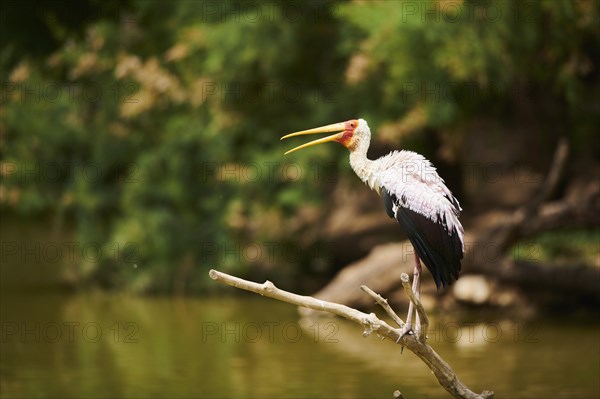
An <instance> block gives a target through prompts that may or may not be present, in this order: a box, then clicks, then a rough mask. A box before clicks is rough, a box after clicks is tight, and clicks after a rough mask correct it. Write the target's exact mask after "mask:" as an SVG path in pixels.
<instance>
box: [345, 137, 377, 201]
mask: <svg viewBox="0 0 600 399" xmlns="http://www.w3.org/2000/svg"><path fill="white" fill-rule="evenodd" d="M369 141H370V140H359V141H358V143H357V144H356V147H355V148H354V151H351V152H350V166H351V167H352V170H354V173H356V175H357V176H358V177H359V178H360V179H361V180H362V181H363V182H365V183H366V184H367V185H369V187H371V189H373V190H375V191H377V193H379V181H378V180H377V174H376V173H374V172H375V170H374V169H375V165H374V161H372V160H370V159H369V158H367V151H368V150H369V144H370V143H369Z"/></svg>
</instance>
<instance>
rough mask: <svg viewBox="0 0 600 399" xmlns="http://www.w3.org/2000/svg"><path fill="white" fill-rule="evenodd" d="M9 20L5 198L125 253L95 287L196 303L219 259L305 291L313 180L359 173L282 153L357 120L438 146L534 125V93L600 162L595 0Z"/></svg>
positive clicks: (86, 268)
mask: <svg viewBox="0 0 600 399" xmlns="http://www.w3.org/2000/svg"><path fill="white" fill-rule="evenodd" d="M2 7H3V11H6V12H3V15H4V18H5V22H6V24H4V23H3V24H2V28H1V29H2V31H1V33H2V41H3V43H2V50H1V51H0V68H1V70H2V75H3V76H6V78H5V80H4V82H3V88H2V97H3V98H2V104H3V107H2V110H1V111H0V115H1V116H2V118H1V119H2V120H1V123H0V140H1V141H0V143H1V146H0V153H1V155H2V164H1V169H0V172H1V173H2V182H1V186H0V203H1V204H2V209H3V212H16V213H21V214H24V215H39V214H46V213H49V212H50V213H52V214H54V215H56V216H57V217H59V218H68V219H72V220H74V221H75V223H76V230H77V235H78V240H79V242H82V243H88V242H95V243H96V242H97V243H101V245H102V248H103V249H104V251H103V253H105V254H108V253H110V254H113V255H114V256H110V257H108V256H104V257H102V259H101V260H100V261H96V262H90V261H89V260H86V259H83V258H82V259H81V264H80V265H79V266H78V267H77V268H75V269H74V270H70V271H69V272H70V273H71V275H76V276H78V281H79V282H85V281H90V282H100V283H101V284H103V285H105V286H107V287H131V288H133V289H134V290H137V291H144V292H158V291H160V292H174V291H183V290H193V291H197V290H201V289H203V288H204V282H205V278H206V277H205V276H206V270H207V269H208V268H209V267H211V266H214V265H216V264H218V265H221V266H220V267H221V268H223V269H225V270H227V269H238V270H235V271H236V272H237V273H239V272H243V271H247V272H250V271H253V272H256V271H257V270H258V268H257V266H261V267H269V266H272V265H275V264H278V265H281V264H287V268H286V267H284V268H283V269H281V273H282V274H281V275H282V276H283V275H285V276H287V277H288V278H289V279H290V280H289V281H293V280H294V279H295V277H297V276H298V274H299V273H300V272H301V271H300V268H299V267H297V268H293V266H294V265H293V264H292V263H294V262H295V263H296V265H300V264H303V265H304V264H306V263H307V262H308V263H310V262H312V263H318V262H319V259H318V258H319V257H318V256H317V257H315V256H314V254H315V253H314V252H310V251H306V249H307V246H309V245H311V244H310V243H311V242H312V243H313V244H312V245H315V244H314V242H315V240H314V238H313V239H309V240H306V242H303V243H302V244H297V245H300V247H296V248H295V250H296V251H298V256H295V257H294V259H293V260H294V262H282V261H281V260H282V259H283V260H286V259H285V254H282V252H283V251H282V248H286V247H287V246H293V245H292V244H293V243H294V242H295V240H296V239H297V238H298V236H299V235H301V234H302V232H303V231H304V227H305V224H306V223H307V220H312V221H313V222H316V221H318V218H319V211H318V210H317V209H316V204H317V203H318V201H320V199H321V198H323V197H325V196H327V195H329V193H330V192H331V189H330V187H329V186H330V184H331V182H330V181H329V180H327V179H322V178H316V177H315V176H316V173H318V172H323V171H324V170H326V171H327V172H328V173H330V174H332V175H337V174H338V172H343V173H346V172H348V167H347V165H346V163H345V158H344V159H342V158H340V157H338V156H335V157H334V156H333V154H334V151H332V150H331V149H330V148H322V149H319V150H318V151H309V152H306V153H300V154H298V155H297V156H295V157H293V158H289V159H283V158H282V157H281V152H282V149H281V146H280V144H279V142H278V138H279V137H280V136H281V135H282V134H283V133H286V132H289V131H293V130H297V129H298V128H303V127H310V126H317V125H322V124H323V123H328V122H331V121H338V120H344V119H348V118H351V117H356V116H361V117H364V118H366V119H368V120H369V121H370V122H371V125H372V126H373V127H377V126H379V130H378V132H377V134H376V136H375V139H376V140H379V142H380V143H383V142H388V143H397V142H398V141H399V140H400V139H401V138H402V139H403V138H407V139H409V140H412V141H413V142H414V143H415V145H416V146H417V147H418V146H420V150H423V151H425V152H431V151H433V150H435V148H433V145H432V142H431V140H428V137H430V135H431V134H432V132H434V133H435V132H439V133H440V134H442V133H445V132H450V135H451V136H452V137H455V139H454V140H456V141H458V142H459V143H460V140H462V139H464V138H463V137H462V136H461V135H460V134H457V133H458V132H459V131H460V129H458V127H460V125H461V124H462V123H466V122H468V121H469V120H471V119H473V118H475V117H477V116H482V115H484V116H486V117H489V118H490V119H491V120H495V121H497V123H498V124H502V123H505V121H506V119H507V118H509V117H510V116H511V115H516V116H515V118H516V119H517V120H518V118H519V115H520V112H521V111H520V108H521V107H522V106H523V104H520V103H518V102H516V101H515V96H514V93H515V91H516V90H520V89H521V88H523V87H524V88H525V89H526V91H527V92H526V94H527V96H529V97H530V100H531V101H530V103H529V106H532V108H533V112H534V114H535V115H536V117H537V118H539V119H540V120H541V121H543V122H544V124H543V126H541V127H540V130H541V131H543V132H544V133H542V134H557V132H561V133H562V132H567V133H568V134H569V135H570V136H571V137H572V138H573V139H574V140H575V141H576V143H578V147H577V151H578V152H579V154H580V155H581V156H582V157H590V156H593V155H592V154H594V151H597V150H598V143H597V141H594V140H593V137H594V134H595V130H594V129H595V128H596V129H597V122H596V120H597V119H596V118H597V116H598V115H597V114H598V111H597V98H596V99H594V93H597V92H598V88H599V75H598V65H599V60H598V54H600V45H599V43H600V39H599V37H598V36H599V34H598V30H597V26H598V1H588V0H584V1H573V2H539V3H538V2H528V1H527V2H521V1H508V0H507V1H491V0H490V1H466V0H465V1H456V2H438V1H431V2H420V1H417V2H415V1H404V2H386V1H384V2H359V1H357V2H350V3H337V2H293V3H287V2H273V1H265V2H252V3H246V2H238V1H224V2H214V1H194V2H185V1H184V2H160V1H132V2H128V3H118V2H108V3H105V2H98V3H97V2H95V1H87V2H74V3H72V2H50V3H44V4H40V3H38V2H35V3H34V2H25V3H21V2H19V3H18V4H17V3H14V2H12V3H8V5H3V6H2ZM546 128H548V130H547V132H548V133H546V130H545V129H546ZM419 133H427V134H425V135H423V134H421V135H419ZM592 142H594V143H595V144H593V145H590V143H592ZM456 148H460V146H456ZM547 150H548V151H549V152H550V151H551V150H552V146H549V148H548V149H547ZM457 151H458V150H457ZM317 160H318V161H317ZM290 182H293V184H290ZM306 215H309V216H306ZM272 243H277V245H276V247H277V248H275V247H273V245H272ZM292 250H293V249H292ZM251 251H262V252H260V253H259V254H258V255H257V254H256V252H251ZM317 252H319V251H317ZM319 253H320V254H321V255H323V256H325V254H323V253H321V252H319ZM287 260H289V259H287ZM240 269H241V270H240ZM308 269H309V270H310V267H309V268H308ZM304 272H306V269H305V270H304Z"/></svg>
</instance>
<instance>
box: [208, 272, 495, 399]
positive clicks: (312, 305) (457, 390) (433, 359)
mask: <svg viewBox="0 0 600 399" xmlns="http://www.w3.org/2000/svg"><path fill="white" fill-rule="evenodd" d="M208 274H209V276H210V278H212V279H213V280H215V281H218V282H220V283H223V284H227V285H230V286H232V287H235V288H240V289H243V290H246V291H250V292H254V293H257V294H260V295H263V296H266V297H269V298H273V299H277V300H279V301H283V302H287V303H290V304H292V305H296V306H302V307H305V308H309V309H314V310H320V311H325V312H329V313H333V314H335V315H338V316H341V317H344V318H346V319H348V320H350V321H353V322H355V323H357V324H359V325H361V326H363V327H364V328H365V331H366V332H367V334H368V333H371V332H376V333H377V334H379V335H381V336H383V337H386V338H389V339H390V340H391V341H392V342H397V343H398V344H399V345H402V346H404V347H406V348H408V349H409V350H410V351H411V352H413V353H414V354H415V355H417V356H418V357H419V358H420V359H421V360H422V361H423V362H424V363H425V364H426V365H427V367H429V369H430V370H431V371H432V372H433V374H434V375H435V376H436V378H437V380H438V382H439V383H440V385H442V387H444V389H445V390H446V391H447V392H448V393H449V394H450V395H452V396H453V397H455V398H462V399H489V398H493V396H494V393H493V392H491V391H484V392H482V393H481V394H476V393H475V392H473V391H471V390H470V389H469V388H467V386H466V385H464V384H463V383H462V382H461V381H460V380H459V379H458V377H457V376H456V374H455V373H454V371H453V370H452V368H450V366H449V365H448V363H446V361H444V359H442V358H441V357H440V355H438V354H437V353H436V352H435V351H434V350H433V349H432V348H431V347H430V346H429V345H427V344H426V343H425V342H424V340H423V341H420V340H419V339H418V338H417V337H416V336H414V335H410V334H407V335H404V336H401V334H400V331H401V329H396V328H393V327H391V326H390V325H389V324H387V323H386V322H385V321H383V320H380V319H379V318H377V316H376V315H375V314H374V313H370V314H366V313H363V312H361V311H359V310H356V309H353V308H350V307H348V306H346V305H341V304H338V303H333V302H327V301H321V300H319V299H316V298H313V297H310V296H304V295H298V294H294V293H291V292H288V291H284V290H281V289H279V288H277V287H275V285H274V284H273V283H271V282H270V281H266V282H265V283H263V284H258V283H254V282H251V281H247V280H244V279H241V278H238V277H234V276H230V275H228V274H225V273H221V272H218V271H216V270H211V271H210V272H209V273H208ZM367 292H368V291H367ZM381 299H382V301H385V300H383V298H381ZM377 302H378V303H379V301H378V300H377ZM415 305H416V304H415ZM384 308H385V307H384ZM422 308H423V307H422V306H421V309H422ZM417 309H418V308H417ZM386 311H387V310H386ZM392 312H393V311H392ZM422 313H423V315H424V314H425V312H424V310H423V311H422ZM421 317H422V316H421ZM398 319H399V318H398ZM422 319H423V318H422Z"/></svg>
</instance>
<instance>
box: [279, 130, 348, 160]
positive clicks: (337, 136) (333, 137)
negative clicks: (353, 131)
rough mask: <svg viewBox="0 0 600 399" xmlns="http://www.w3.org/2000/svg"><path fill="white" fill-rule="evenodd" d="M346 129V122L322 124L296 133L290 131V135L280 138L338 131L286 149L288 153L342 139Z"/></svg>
mask: <svg viewBox="0 0 600 399" xmlns="http://www.w3.org/2000/svg"><path fill="white" fill-rule="evenodd" d="M345 130H346V125H345V123H344V122H340V123H334V124H332V125H327V126H321V127H317V128H314V129H308V130H302V131H299V132H295V133H290V134H288V135H285V136H283V137H282V138H281V139H280V140H283V139H287V138H290V137H295V136H303V135H305V134H317V133H331V132H337V133H336V134H332V135H331V136H327V137H323V138H322V139H317V140H313V141H310V142H308V143H306V144H302V145H301V146H298V147H296V148H292V149H291V150H289V151H286V152H285V154H284V155H287V154H289V153H291V152H294V151H298V150H301V149H303V148H306V147H312V146H313V145H317V144H323V143H327V142H329V141H340V140H341V139H342V137H343V135H344V131H345Z"/></svg>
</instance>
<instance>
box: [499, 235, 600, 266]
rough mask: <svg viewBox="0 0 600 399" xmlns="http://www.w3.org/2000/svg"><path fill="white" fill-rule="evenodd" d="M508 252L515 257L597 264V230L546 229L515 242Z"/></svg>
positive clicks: (599, 238) (599, 239) (569, 263)
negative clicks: (547, 230)
mask: <svg viewBox="0 0 600 399" xmlns="http://www.w3.org/2000/svg"><path fill="white" fill-rule="evenodd" d="M509 252H510V254H511V256H512V258H513V259H515V260H517V261H525V262H545V263H550V264H566V265H579V264H587V265H590V266H591V267H597V266H598V265H599V264H600V263H599V262H600V258H599V257H598V254H599V253H600V230H575V231H549V232H545V233H542V234H540V235H538V236H536V237H533V238H531V239H527V240H524V241H522V242H519V243H517V244H515V245H514V246H513V247H512V248H511V249H510V251H509Z"/></svg>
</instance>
